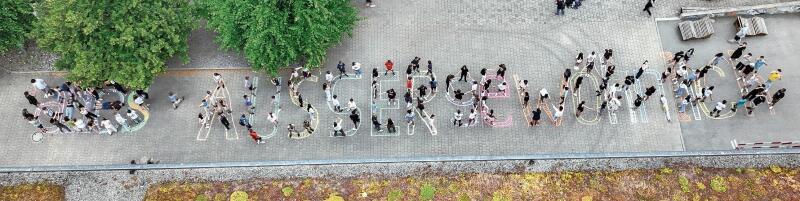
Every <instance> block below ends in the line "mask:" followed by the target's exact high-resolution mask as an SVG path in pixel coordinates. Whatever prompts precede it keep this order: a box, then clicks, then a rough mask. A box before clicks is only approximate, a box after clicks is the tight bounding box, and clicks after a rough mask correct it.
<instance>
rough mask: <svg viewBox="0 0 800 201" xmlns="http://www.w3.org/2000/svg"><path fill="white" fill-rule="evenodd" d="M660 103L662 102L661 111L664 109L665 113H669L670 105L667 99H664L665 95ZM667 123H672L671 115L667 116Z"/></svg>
mask: <svg viewBox="0 0 800 201" xmlns="http://www.w3.org/2000/svg"><path fill="white" fill-rule="evenodd" d="M659 101H661V109H663V110H664V111H665V112H667V110H668V107H669V105H667V97H664V95H663V94H662V95H661V98H660V99H659ZM667 121H668V122H669V121H672V119H671V118H670V117H669V115H667Z"/></svg>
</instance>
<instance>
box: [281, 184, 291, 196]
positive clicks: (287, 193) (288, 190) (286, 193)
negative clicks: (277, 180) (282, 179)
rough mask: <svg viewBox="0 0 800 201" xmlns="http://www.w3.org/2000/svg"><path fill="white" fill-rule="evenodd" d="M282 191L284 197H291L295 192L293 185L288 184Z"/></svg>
mask: <svg viewBox="0 0 800 201" xmlns="http://www.w3.org/2000/svg"><path fill="white" fill-rule="evenodd" d="M281 192H283V197H289V196H292V193H293V192H294V189H293V188H292V187H291V186H287V187H283V188H282V189H281Z"/></svg>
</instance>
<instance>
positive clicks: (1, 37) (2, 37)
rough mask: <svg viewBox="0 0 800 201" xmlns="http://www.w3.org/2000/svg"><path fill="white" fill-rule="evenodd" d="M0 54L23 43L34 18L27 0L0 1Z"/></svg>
mask: <svg viewBox="0 0 800 201" xmlns="http://www.w3.org/2000/svg"><path fill="white" fill-rule="evenodd" d="M0 8H2V9H0V54H2V53H4V52H6V51H7V50H9V49H11V48H14V47H16V48H19V47H22V45H23V44H24V43H25V39H26V36H25V35H26V34H28V32H30V31H31V27H32V25H31V23H33V21H35V20H36V18H35V17H34V16H33V8H32V7H31V5H30V4H29V1H28V0H3V1H0Z"/></svg>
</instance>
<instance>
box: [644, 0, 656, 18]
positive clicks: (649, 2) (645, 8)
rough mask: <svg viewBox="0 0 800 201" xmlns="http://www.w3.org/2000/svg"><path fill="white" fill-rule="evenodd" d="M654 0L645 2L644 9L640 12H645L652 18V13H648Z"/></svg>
mask: <svg viewBox="0 0 800 201" xmlns="http://www.w3.org/2000/svg"><path fill="white" fill-rule="evenodd" d="M654 1H655V0H647V4H644V9H642V11H647V15H648V16H653V13H652V12H650V9H651V8H653V2H654Z"/></svg>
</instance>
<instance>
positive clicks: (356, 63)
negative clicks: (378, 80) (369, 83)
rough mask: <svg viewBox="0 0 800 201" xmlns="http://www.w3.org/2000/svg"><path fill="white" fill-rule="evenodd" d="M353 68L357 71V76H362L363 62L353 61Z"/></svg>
mask: <svg viewBox="0 0 800 201" xmlns="http://www.w3.org/2000/svg"><path fill="white" fill-rule="evenodd" d="M351 68H352V69H353V71H355V72H356V78H361V74H362V72H361V63H358V62H355V61H354V62H353V63H352V66H351Z"/></svg>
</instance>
